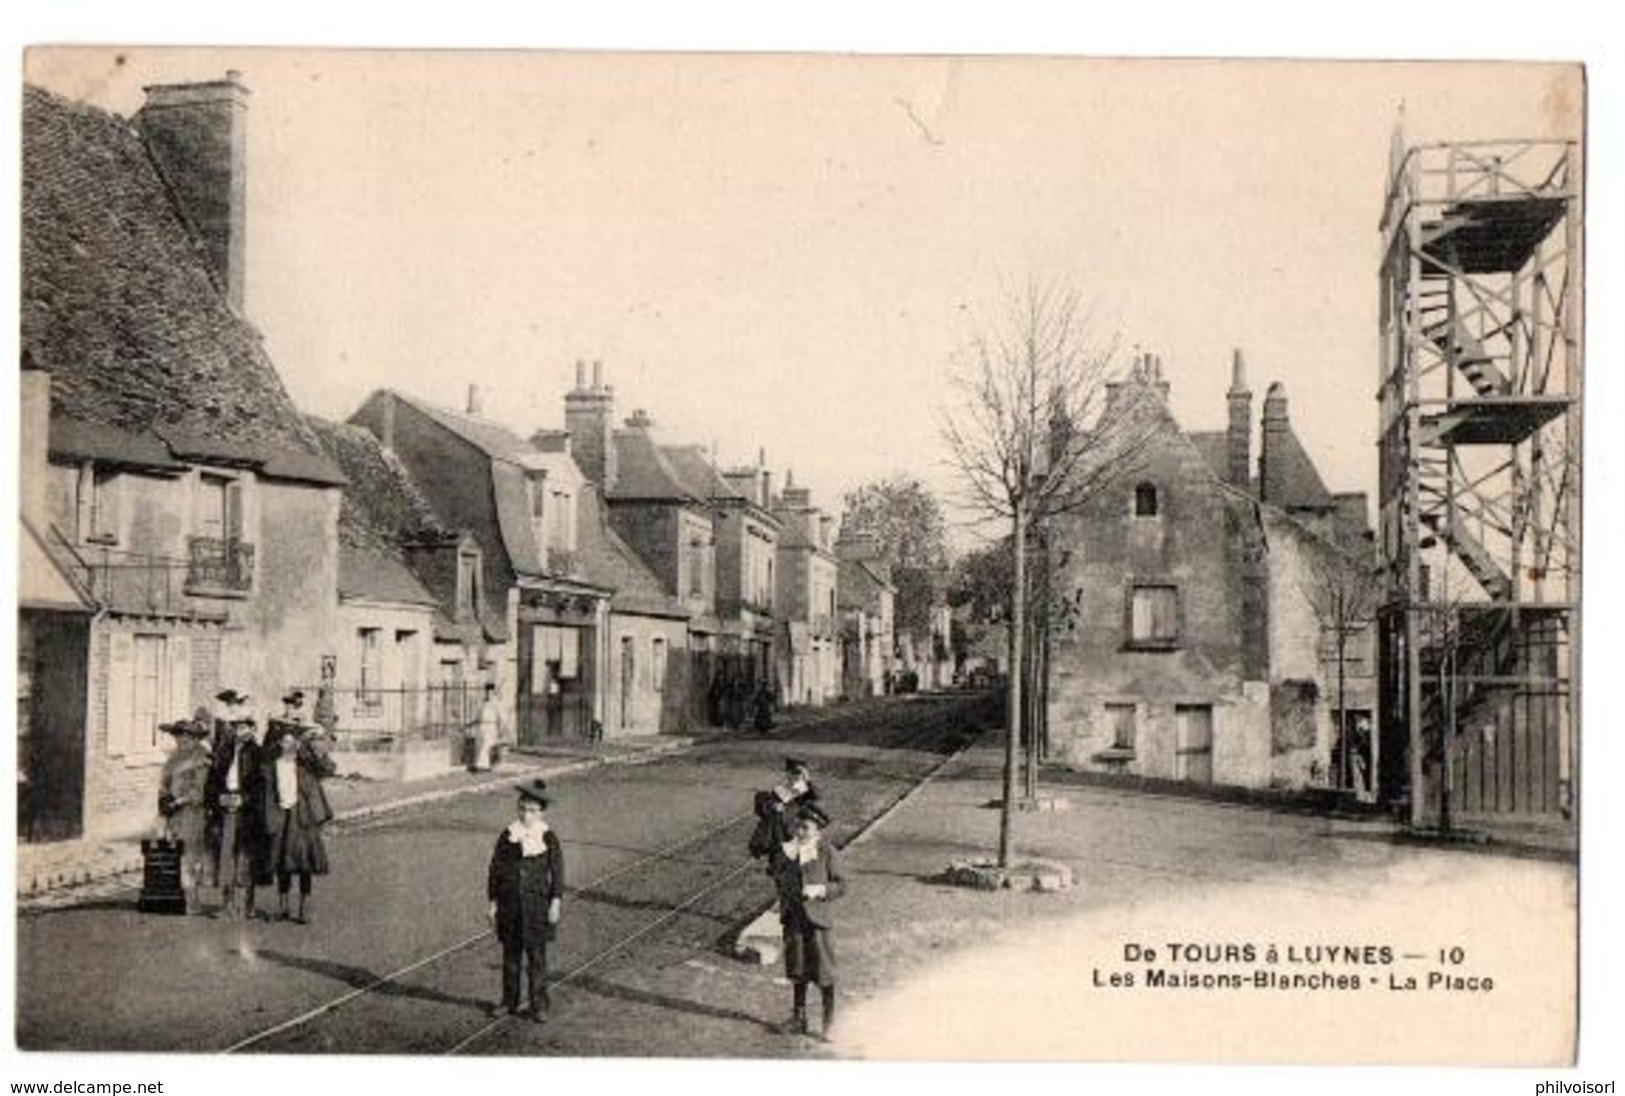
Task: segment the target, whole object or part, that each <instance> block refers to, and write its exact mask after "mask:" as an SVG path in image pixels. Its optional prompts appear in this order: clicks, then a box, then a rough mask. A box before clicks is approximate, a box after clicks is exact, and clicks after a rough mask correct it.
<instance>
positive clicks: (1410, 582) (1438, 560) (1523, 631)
mask: <svg viewBox="0 0 1625 1096" xmlns="http://www.w3.org/2000/svg"><path fill="white" fill-rule="evenodd" d="M1580 183H1581V171H1580V164H1579V155H1578V150H1577V147H1576V145H1575V144H1574V143H1573V142H1565V141H1539V140H1506V141H1483V142H1467V143H1442V144H1426V145H1416V146H1412V147H1409V148H1407V147H1406V146H1405V144H1404V142H1403V140H1402V139H1401V138H1400V137H1399V136H1398V134H1396V136H1395V142H1394V149H1393V153H1392V156H1391V161H1390V165H1389V176H1388V191H1387V198H1386V204H1385V207H1384V210H1383V217H1382V223H1381V230H1382V233H1383V245H1384V247H1383V259H1382V277H1381V300H1380V320H1379V322H1380V326H1381V339H1382V344H1381V386H1380V390H1379V393H1378V400H1379V404H1380V412H1379V413H1380V419H1381V436H1380V439H1379V451H1380V463H1379V484H1378V500H1379V509H1380V527H1381V561H1382V564H1381V565H1382V567H1383V570H1384V573H1385V578H1386V595H1385V605H1384V606H1383V609H1382V611H1381V613H1380V616H1379V623H1380V632H1379V641H1380V645H1381V648H1380V654H1379V658H1380V684H1379V689H1380V693H1381V700H1380V703H1381V705H1382V709H1383V719H1382V724H1383V727H1384V740H1385V741H1384V744H1383V749H1382V753H1381V757H1380V770H1381V777H1382V785H1381V786H1382V791H1383V793H1384V795H1385V796H1386V797H1388V798H1389V800H1390V801H1399V800H1402V799H1408V801H1409V804H1410V818H1411V821H1412V823H1413V824H1416V825H1440V826H1445V827H1448V826H1450V825H1451V824H1452V823H1453V821H1455V820H1457V819H1459V818H1461V817H1463V816H1472V815H1478V814H1495V815H1508V814H1511V815H1535V816H1547V817H1559V818H1562V817H1570V816H1571V812H1572V805H1573V804H1572V796H1573V789H1574V787H1575V783H1574V769H1575V733H1574V732H1575V723H1576V720H1577V716H1578V711H1579V708H1578V697H1577V691H1576V690H1577V685H1578V681H1577V678H1578V669H1579V667H1578V660H1577V659H1576V658H1575V656H1574V652H1575V650H1576V640H1577V632H1578V625H1579V620H1578V608H1579V578H1580V570H1579V562H1580V543H1579V530H1580V412H1579V396H1580V353H1581V351H1580V341H1579V332H1580V315H1579V309H1580V302H1581V294H1580V259H1581V256H1580V250H1579V249H1580V233H1579V221H1580Z"/></svg>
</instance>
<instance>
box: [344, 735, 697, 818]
mask: <svg viewBox="0 0 1625 1096" xmlns="http://www.w3.org/2000/svg"><path fill="white" fill-rule="evenodd" d="M697 745H699V742H697V741H695V740H683V741H673V742H672V743H671V744H670V745H655V746H650V747H649V748H647V749H640V750H637V751H635V752H633V753H629V754H626V755H625V756H623V757H584V758H581V759H579V760H576V761H567V762H561V763H559V764H558V765H555V766H549V765H547V764H545V763H544V764H540V765H530V766H526V767H525V769H524V771H523V772H517V773H508V774H505V775H503V776H497V777H492V778H491V779H489V780H480V781H477V782H475V783H472V784H464V785H461V786H459V787H455V788H442V789H440V790H439V791H433V792H424V793H422V794H420V795H412V796H407V797H406V798H404V799H391V800H387V801H385V802H382V803H372V804H368V805H367V806H365V807H352V808H350V809H349V810H347V811H339V812H337V813H336V814H334V815H333V821H334V822H355V821H358V820H361V819H367V818H375V817H377V816H378V815H381V814H389V813H391V812H392V811H399V810H406V809H408V808H411V807H421V806H423V805H425V804H428V803H442V802H444V801H446V800H448V799H456V798H459V797H460V796H464V795H478V794H480V793H483V792H489V791H493V790H495V789H499V788H504V787H507V788H513V787H517V786H518V785H519V784H520V783H522V782H523V781H525V780H532V779H535V778H536V777H538V776H540V777H543V778H544V779H549V780H552V779H557V778H558V777H561V776H570V775H573V774H575V773H581V772H587V771H589V770H592V769H599V768H605V767H607V766H610V765H637V764H642V763H643V762H645V761H651V760H653V759H655V758H657V757H665V756H667V755H669V754H674V753H682V752H683V751H685V750H690V749H693V748H694V747H695V746H697Z"/></svg>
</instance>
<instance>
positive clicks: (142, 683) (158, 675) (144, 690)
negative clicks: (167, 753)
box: [107, 632, 192, 756]
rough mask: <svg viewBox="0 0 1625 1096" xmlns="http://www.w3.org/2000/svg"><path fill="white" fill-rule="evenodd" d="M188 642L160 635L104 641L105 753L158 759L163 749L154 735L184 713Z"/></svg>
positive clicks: (186, 706)
mask: <svg viewBox="0 0 1625 1096" xmlns="http://www.w3.org/2000/svg"><path fill="white" fill-rule="evenodd" d="M191 692H192V645H191V638H190V637H189V636H187V635H183V634H166V633H160V632H114V633H112V634H110V635H109V637H108V666H107V749H108V752H109V753H111V754H113V755H115V756H129V755H136V756H139V755H142V754H157V753H158V752H160V751H161V750H162V749H163V748H164V746H166V745H167V742H166V741H165V736H164V734H163V733H162V732H161V731H160V730H159V729H158V728H159V727H160V726H162V725H163V724H165V723H168V722H170V721H172V720H176V719H180V718H183V717H185V716H186V715H188V714H190V713H189V708H190V705H191Z"/></svg>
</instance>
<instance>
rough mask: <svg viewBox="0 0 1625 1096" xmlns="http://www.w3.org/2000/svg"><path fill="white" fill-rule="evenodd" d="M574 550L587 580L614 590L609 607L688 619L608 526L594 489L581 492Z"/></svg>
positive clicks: (624, 611) (658, 582) (590, 488)
mask: <svg viewBox="0 0 1625 1096" xmlns="http://www.w3.org/2000/svg"><path fill="white" fill-rule="evenodd" d="M576 550H577V552H578V553H579V555H580V557H581V562H582V566H583V567H584V568H585V570H586V576H587V581H588V582H591V583H593V584H594V585H597V586H605V587H608V588H610V589H612V590H614V591H615V593H614V595H613V596H612V597H611V598H610V608H611V609H613V610H615V611H617V612H623V613H641V614H646V615H651V616H670V617H687V616H689V612H688V610H686V609H684V608H683V607H682V605H680V604H679V603H678V602H677V601H676V599H674V598H672V597H671V596H670V595H668V594H667V593H666V590H665V587H663V586H662V585H661V584H660V580H659V579H658V578H656V577H655V576H654V573H653V572H652V571H650V570H649V568H648V567H646V566H644V564H643V562H642V561H641V560H640V559H638V557H637V554H636V553H635V552H633V551H632V549H631V548H630V547H629V546H628V545H627V543H626V542H625V541H624V540H622V539H621V538H620V537H619V536H618V535H617V534H616V532H615V530H613V529H611V528H610V526H609V521H608V518H607V515H606V514H605V513H604V507H603V503H602V501H601V500H600V499H599V497H598V491H597V489H596V488H593V487H588V488H587V489H585V490H584V491H582V493H581V497H580V499H579V500H578V509H577V511H576Z"/></svg>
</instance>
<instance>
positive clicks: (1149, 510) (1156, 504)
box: [1134, 483, 1162, 518]
mask: <svg viewBox="0 0 1625 1096" xmlns="http://www.w3.org/2000/svg"><path fill="white" fill-rule="evenodd" d="M1161 508H1162V499H1161V497H1160V496H1159V494H1158V491H1157V485H1156V484H1154V483H1142V484H1139V485H1137V486H1136V487H1135V488H1134V516H1135V517H1137V518H1154V517H1156V516H1157V515H1158V513H1160V512H1161Z"/></svg>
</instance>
